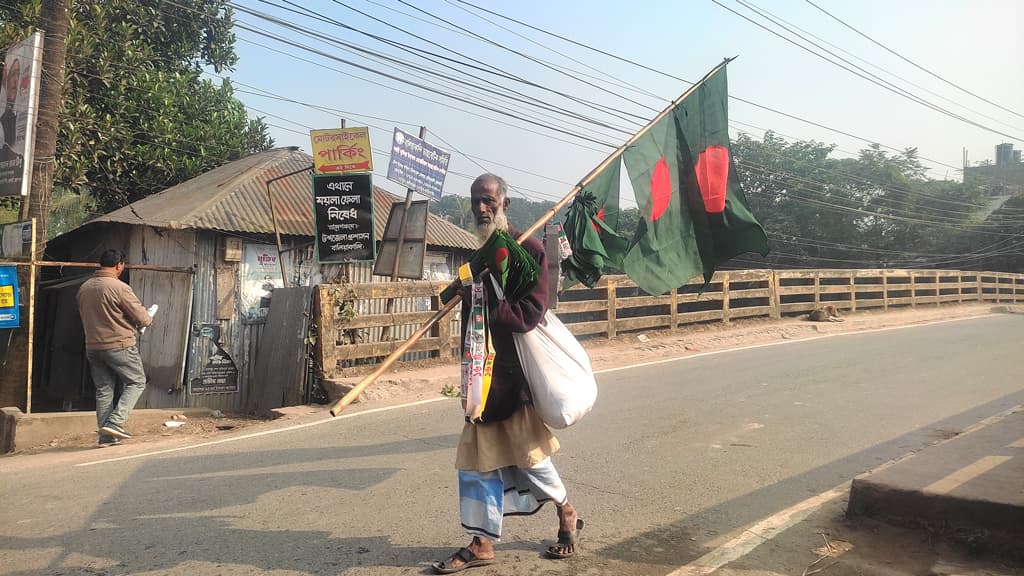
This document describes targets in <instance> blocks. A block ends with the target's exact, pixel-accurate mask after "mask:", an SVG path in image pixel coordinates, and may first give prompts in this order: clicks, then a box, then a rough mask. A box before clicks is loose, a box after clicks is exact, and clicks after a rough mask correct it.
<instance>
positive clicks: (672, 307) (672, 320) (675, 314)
mask: <svg viewBox="0 0 1024 576" xmlns="http://www.w3.org/2000/svg"><path fill="white" fill-rule="evenodd" d="M668 305H669V309H668V328H669V330H675V329H676V328H678V327H679V289H678V288H673V289H672V291H671V292H669V293H668Z"/></svg>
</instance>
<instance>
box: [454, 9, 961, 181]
mask: <svg viewBox="0 0 1024 576" xmlns="http://www.w3.org/2000/svg"><path fill="white" fill-rule="evenodd" d="M455 1H456V2H459V3H461V4H465V5H467V6H471V7H473V8H474V9H477V10H480V11H481V12H486V13H488V14H491V15H494V16H497V17H499V18H502V19H504V20H507V21H509V22H513V23H515V24H518V25H520V26H523V27H525V28H529V29H531V30H535V31H537V32H541V33H542V34H545V35H548V36H551V37H553V38H556V39H559V40H562V41H564V42H567V43H570V44H573V45H575V46H579V47H581V48H584V49H587V50H590V51H592V52H595V53H597V54H601V55H603V56H607V57H609V58H613V59H615V60H618V61H620V62H623V63H626V64H629V65H631V66H635V67H637V68H640V69H642V70H647V71H649V72H653V73H655V74H658V75H660V76H663V77H665V78H669V79H671V80H676V81H679V82H682V83H684V84H686V85H688V86H692V85H693V82H692V81H689V80H686V79H685V78H680V77H679V76H675V75H673V74H669V73H668V72H664V71H662V70H658V69H656V68H652V67H650V66H647V65H645V64H642V63H640V62H636V61H634V60H630V59H628V58H624V57H622V56H620V55H618V54H613V53H611V52H608V51H606V50H601V49H600V48H596V47H594V46H591V45H589V44H585V43H583V42H579V41H576V40H573V39H571V38H567V37H565V36H562V35H559V34H556V33H554V32H551V31H549V30H545V29H543V28H540V27H538V26H534V25H532V24H529V23H526V22H523V21H520V20H517V19H515V18H512V17H510V16H506V15H504V14H501V13H499V12H495V11H492V10H488V9H486V8H483V7H480V6H478V5H476V4H473V3H471V2H468V1H467V0H455ZM729 99H731V100H735V101H737V102H742V103H744V104H747V105H749V106H754V107H755V108H758V109H761V110H764V111H766V112H771V113H773V114H777V115H779V116H783V117H785V118H789V119H790V120H796V121H798V122H803V123H805V124H809V125H811V126H814V127H816V128H821V129H823V130H828V131H829V132H834V133H836V134H841V135H843V136H846V137H848V138H853V139H855V140H859V141H861V142H866V143H868V144H878V145H880V146H882V147H883V148H886V149H888V150H892V151H895V152H902V150H901V149H899V148H896V147H894V146H889V145H886V144H882V143H880V142H879V141H878V140H874V139H871V138H865V137H863V136H858V135H856V134H852V133H850V132H847V131H844V130H840V129H838V128H833V127H831V126H827V125H825V124H822V123H819V122H815V121H813V120H809V119H806V118H802V117H800V116H796V115H794V114H790V113H787V112H783V111H781V110H777V109H775V108H772V107H770V106H765V105H763V104H758V103H756V102H753V101H751V100H747V99H745V98H740V97H738V96H733V95H729ZM921 159H922V160H925V161H927V162H930V163H932V164H935V165H937V166H944V167H946V168H952V169H954V170H958V171H959V170H962V169H963V167H962V166H954V165H952V164H947V163H945V162H941V161H938V160H932V159H930V158H926V157H924V156H921Z"/></svg>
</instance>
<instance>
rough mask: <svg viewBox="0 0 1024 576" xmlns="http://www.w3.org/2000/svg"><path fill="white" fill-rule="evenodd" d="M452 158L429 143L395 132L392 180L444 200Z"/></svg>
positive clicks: (435, 198)
mask: <svg viewBox="0 0 1024 576" xmlns="http://www.w3.org/2000/svg"><path fill="white" fill-rule="evenodd" d="M451 157H452V155H451V154H450V153H449V152H446V151H444V150H442V149H441V148H438V147H437V146H434V145H432V144H429V143H428V142H427V141H426V140H423V139H422V138H418V137H416V136H413V135H412V134H409V133H408V132H403V131H402V130H399V129H398V128H395V137H394V140H393V141H392V143H391V161H390V162H388V180H391V181H392V182H395V183H396V184H401V185H402V186H405V187H406V188H411V189H413V190H415V191H417V192H419V193H420V194H424V195H426V196H430V197H431V198H433V199H434V200H440V199H441V189H442V188H444V177H445V176H446V175H447V174H448V161H449V160H450V159H451Z"/></svg>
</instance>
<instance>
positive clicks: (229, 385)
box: [189, 324, 238, 394]
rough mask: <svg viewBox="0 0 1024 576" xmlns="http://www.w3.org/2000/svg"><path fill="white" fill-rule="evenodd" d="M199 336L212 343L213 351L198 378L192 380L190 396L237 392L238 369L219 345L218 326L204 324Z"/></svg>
mask: <svg viewBox="0 0 1024 576" xmlns="http://www.w3.org/2000/svg"><path fill="white" fill-rule="evenodd" d="M200 336H202V337H205V338H209V339H210V340H212V341H213V346H214V348H215V349H216V350H214V352H213V354H210V359H209V360H207V361H206V366H203V370H202V372H200V373H199V377H198V378H193V379H192V382H191V386H190V387H189V392H191V393H192V394H230V393H234V392H238V367H237V366H235V361H234V360H232V359H231V356H229V355H228V353H227V351H226V350H224V348H223V346H221V343H220V326H217V325H211V324H206V325H204V326H203V327H202V330H201V332H200Z"/></svg>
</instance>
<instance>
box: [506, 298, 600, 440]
mask: <svg viewBox="0 0 1024 576" xmlns="http://www.w3.org/2000/svg"><path fill="white" fill-rule="evenodd" d="M512 336H513V338H514V340H515V343H516V352H518V353H519V361H520V363H521V364H522V366H523V373H524V374H525V375H526V381H527V382H529V383H530V392H531V393H532V394H533V407H534V409H536V411H537V414H539V415H540V418H541V420H543V421H544V423H545V424H547V425H548V426H550V427H551V428H556V429H561V428H566V427H568V426H572V425H573V424H575V423H576V422H577V421H579V419H580V418H582V417H584V416H585V415H586V414H587V413H588V412H590V409H591V408H593V407H594V402H595V401H596V400H597V381H596V380H594V370H593V369H592V368H591V366H590V356H588V355H587V351H586V350H584V349H583V345H581V344H580V343H579V341H578V340H576V336H574V335H573V333H572V332H570V331H569V329H568V328H566V327H565V324H562V321H561V320H559V319H558V316H555V314H554V313H553V312H551V311H550V310H548V311H547V312H546V313H545V314H544V319H543V320H541V322H540V324H538V325H537V327H536V328H534V329H533V330H530V331H529V332H523V333H520V332H514V333H513V334H512Z"/></svg>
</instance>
